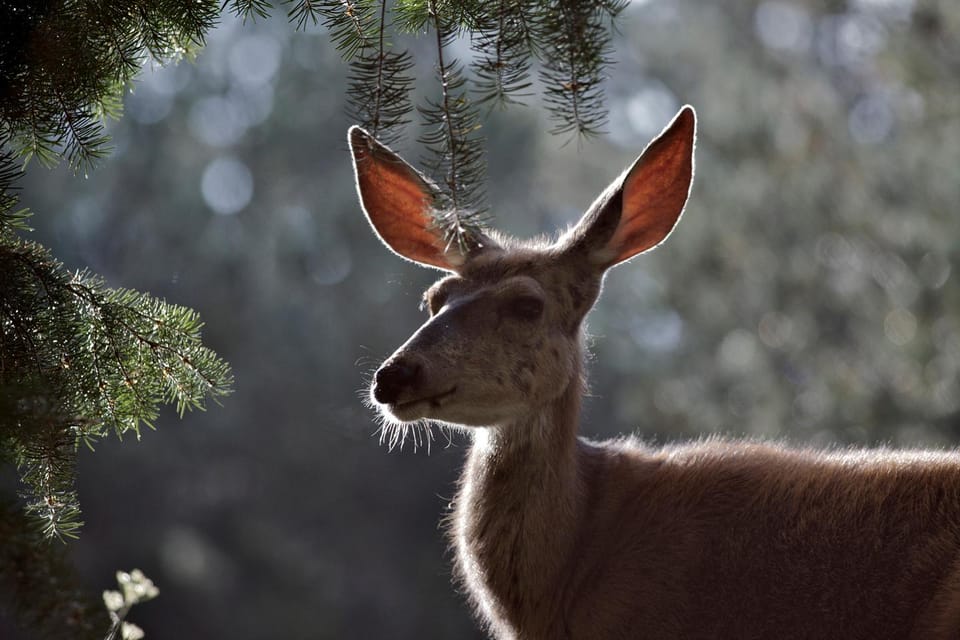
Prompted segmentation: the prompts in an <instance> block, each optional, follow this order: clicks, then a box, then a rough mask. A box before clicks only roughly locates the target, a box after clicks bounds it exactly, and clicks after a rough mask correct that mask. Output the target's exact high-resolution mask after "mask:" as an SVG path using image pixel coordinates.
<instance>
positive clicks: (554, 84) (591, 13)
mask: <svg viewBox="0 0 960 640" xmlns="http://www.w3.org/2000/svg"><path fill="white" fill-rule="evenodd" d="M625 6H626V2H623V1H620V0H614V1H610V2H605V1H600V2H582V1H580V0H555V1H554V2H551V3H548V5H547V6H546V7H545V8H544V9H543V11H542V13H541V14H540V15H539V16H538V24H537V39H538V40H539V42H540V43H541V46H542V47H543V50H544V54H543V57H544V63H543V69H542V70H541V73H540V75H541V78H542V80H543V82H544V84H545V89H544V100H545V102H546V103H547V108H548V109H549V111H550V112H551V117H552V119H553V120H555V121H557V125H556V126H555V127H554V128H553V129H552V130H551V133H554V134H564V133H574V132H575V133H576V134H577V135H578V136H591V135H598V134H600V133H602V129H603V126H604V125H605V124H606V121H607V111H606V109H605V108H604V102H603V87H602V85H601V83H602V80H603V77H604V72H605V69H606V67H607V66H608V65H609V64H610V58H609V54H610V33H609V32H608V30H607V28H606V26H605V25H604V17H605V16H606V17H607V18H609V20H610V21H612V20H613V19H614V18H615V17H616V15H617V14H618V13H619V12H620V11H621V10H622V9H623V8H624V7H625Z"/></svg>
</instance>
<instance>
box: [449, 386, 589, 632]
mask: <svg viewBox="0 0 960 640" xmlns="http://www.w3.org/2000/svg"><path fill="white" fill-rule="evenodd" d="M583 387H584V382H583V376H582V374H581V372H580V371H579V370H578V371H577V372H575V375H574V376H572V378H571V381H570V383H569V384H568V386H567V389H566V390H565V391H564V392H563V394H562V395H561V396H560V397H559V398H557V399H556V400H554V401H553V402H551V403H550V404H549V405H548V406H547V407H545V408H544V410H542V411H540V412H538V413H536V414H531V415H530V416H528V417H526V418H523V419H521V420H518V421H517V422H515V423H513V424H507V425H502V426H498V427H490V428H486V429H479V430H477V432H476V434H475V439H474V444H473V447H472V449H471V451H470V454H469V457H468V460H467V464H466V467H465V469H464V472H463V475H462V477H461V488H460V494H459V496H458V497H457V500H456V512H455V513H454V522H453V525H454V527H453V533H454V537H455V544H456V547H457V558H458V564H459V568H460V571H461V574H462V577H463V578H464V580H465V581H466V583H467V586H468V587H469V589H470V592H471V593H472V594H473V596H474V599H475V601H476V604H477V606H478V608H479V609H480V610H481V613H483V614H485V615H484V617H485V618H486V619H487V620H506V621H509V622H510V624H511V625H512V627H513V628H514V629H527V630H528V631H529V630H530V629H529V625H530V624H532V623H533V621H535V620H540V621H542V620H543V619H544V616H543V610H544V607H547V608H551V607H554V606H556V602H553V601H551V598H556V595H557V589H556V585H557V584H560V583H562V580H561V578H562V575H563V572H564V571H565V570H566V569H565V567H566V564H567V559H568V558H569V556H570V554H571V552H572V550H573V547H574V544H575V538H576V535H577V533H578V526H577V522H578V521H579V520H580V514H581V511H582V509H583V496H582V494H583V492H582V490H581V487H580V484H581V481H582V480H581V477H580V474H579V473H578V466H577V455H578V453H577V452H578V441H577V431H578V424H579V411H580V401H581V397H582V395H583ZM535 612H539V616H538V615H536V614H535Z"/></svg>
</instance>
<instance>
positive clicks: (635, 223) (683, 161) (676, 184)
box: [562, 105, 697, 269]
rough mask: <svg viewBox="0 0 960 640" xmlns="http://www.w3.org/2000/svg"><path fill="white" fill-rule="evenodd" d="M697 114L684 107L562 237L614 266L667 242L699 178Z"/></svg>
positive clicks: (604, 264)
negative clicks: (695, 160) (696, 176)
mask: <svg viewBox="0 0 960 640" xmlns="http://www.w3.org/2000/svg"><path fill="white" fill-rule="evenodd" d="M696 130H697V117H696V113H695V112H694V110H693V107H691V106H689V105H687V106H685V107H683V108H682V109H681V110H680V112H679V113H677V115H676V116H675V117H674V119H673V121H672V122H671V123H670V124H668V125H667V126H666V128H665V129H664V130H663V132H662V133H661V134H660V135H659V136H657V137H656V138H655V139H654V140H653V142H651V143H650V144H649V145H647V148H646V149H644V150H643V153H642V154H640V157H639V158H637V160H636V162H634V163H633V165H632V166H631V167H629V168H628V169H627V170H626V171H625V172H624V173H623V174H622V175H621V176H620V177H619V178H617V179H616V180H615V181H614V182H613V183H612V184H611V185H610V186H609V187H607V189H606V191H604V192H603V193H602V194H601V195H600V197H599V198H597V200H596V201H595V202H594V203H593V204H592V205H591V206H590V209H588V210H587V213H586V214H584V216H583V218H582V219H581V220H580V222H579V223H578V224H577V225H576V226H575V227H574V228H573V229H572V230H571V231H570V233H569V234H568V235H567V236H566V237H565V238H564V239H562V242H564V243H565V244H566V245H567V246H568V247H570V248H571V249H575V250H579V251H586V253H587V258H588V259H589V261H590V262H591V264H593V265H595V266H597V267H599V268H601V269H608V268H610V267H612V266H614V265H617V264H619V263H621V262H624V261H625V260H629V259H630V258H632V257H633V256H635V255H637V254H640V253H643V252H644V251H647V250H649V249H652V248H653V247H655V246H657V245H658V244H660V243H661V242H663V241H664V240H665V239H666V237H667V236H668V235H670V232H671V231H672V230H673V227H674V226H675V225H676V224H677V221H678V220H679V219H680V214H681V213H683V207H684V205H685V204H686V202H687V196H688V195H689V194H690V185H691V184H692V183H693V150H694V145H695V142H696Z"/></svg>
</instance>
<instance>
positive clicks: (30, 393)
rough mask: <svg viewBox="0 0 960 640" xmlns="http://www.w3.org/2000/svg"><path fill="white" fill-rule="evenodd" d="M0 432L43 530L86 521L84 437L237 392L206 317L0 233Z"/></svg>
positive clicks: (122, 430) (132, 427)
mask: <svg viewBox="0 0 960 640" xmlns="http://www.w3.org/2000/svg"><path fill="white" fill-rule="evenodd" d="M0 272H2V273H4V275H5V277H4V278H3V280H2V282H0V434H2V435H3V436H5V437H6V438H8V439H10V441H11V442H13V443H14V445H15V446H14V449H13V450H14V451H15V457H16V463H17V466H18V467H19V468H20V470H21V477H22V480H23V483H24V486H25V487H26V488H27V491H26V494H25V498H26V501H27V510H28V512H29V513H30V514H31V515H32V516H34V517H35V518H36V519H37V520H38V522H39V524H40V528H41V530H42V532H43V534H44V536H46V537H58V538H64V537H72V536H74V535H75V534H76V531H77V530H78V529H79V526H80V523H79V507H78V506H77V501H76V493H75V491H74V490H73V476H74V474H73V461H74V456H75V454H76V448H77V446H78V445H79V444H81V443H85V444H87V445H91V444H92V443H95V442H96V441H97V440H99V439H100V438H102V437H104V436H106V435H107V434H109V433H110V432H113V433H115V434H116V435H117V436H118V437H122V436H123V435H125V434H127V433H129V432H131V431H132V432H133V433H135V434H136V435H138V436H139V433H140V427H141V426H142V425H146V426H148V427H152V426H153V423H154V421H155V420H156V417H157V414H158V411H159V406H160V405H161V404H173V405H175V406H176V408H177V410H178V412H179V413H180V414H181V415H182V414H183V412H184V411H186V410H187V409H194V408H203V406H204V403H205V401H206V400H207V399H213V400H216V399H217V398H219V397H221V396H223V395H225V394H227V393H229V390H230V386H231V384H232V377H231V374H230V369H229V366H228V365H227V364H226V363H225V362H224V361H223V360H222V359H220V358H219V357H218V356H217V355H216V354H215V353H213V352H212V351H211V350H209V349H208V348H206V347H204V346H203V344H202V341H201V334H200V330H201V327H202V324H201V322H200V321H199V318H198V316H197V314H196V313H195V312H194V311H192V310H190V309H187V308H185V307H180V306H177V305H171V304H168V303H166V302H163V301H161V300H158V299H156V298H153V297H151V296H149V295H146V294H143V293H140V292H136V291H131V290H128V289H109V288H106V287H105V286H104V284H103V282H102V281H101V280H100V279H99V278H96V277H94V276H91V275H89V274H86V273H70V272H67V271H66V270H65V269H64V268H63V266H62V265H61V264H60V263H59V262H57V261H56V260H54V259H53V258H52V257H51V256H50V255H49V253H48V252H47V251H46V250H45V249H43V248H42V247H40V246H39V245H37V244H35V243H31V242H27V241H24V240H22V239H19V238H17V237H16V236H13V235H10V234H8V235H6V236H4V237H2V239H0Z"/></svg>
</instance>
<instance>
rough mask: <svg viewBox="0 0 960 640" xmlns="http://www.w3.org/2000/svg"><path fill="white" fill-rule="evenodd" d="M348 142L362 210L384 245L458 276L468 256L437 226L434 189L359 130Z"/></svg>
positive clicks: (389, 151)
mask: <svg viewBox="0 0 960 640" xmlns="http://www.w3.org/2000/svg"><path fill="white" fill-rule="evenodd" d="M347 137H348V140H349V142H350V151H351V153H352V154H353V170H354V173H355V174H356V178H357V192H358V193H359V195H360V204H361V206H362V207H363V211H364V213H366V214H367V220H369V221H370V224H371V225H372V226H373V229H374V231H376V233H377V235H378V236H379V237H380V239H381V240H383V242H384V244H386V245H387V246H388V247H390V249H391V250H392V251H393V252H394V253H396V254H397V255H399V256H401V257H403V258H406V259H408V260H412V261H414V262H416V263H418V264H421V265H424V266H428V267H436V268H438V269H444V270H446V271H456V270H457V269H458V268H459V267H460V266H461V265H462V264H463V262H464V256H463V255H462V254H460V253H459V251H457V248H456V247H455V246H454V247H451V246H449V245H448V243H447V242H446V241H445V240H444V237H443V231H442V230H441V229H439V228H438V227H437V225H436V223H435V222H434V220H433V215H432V211H433V206H434V200H435V197H436V193H437V189H436V187H435V186H434V185H433V184H431V183H430V181H429V180H427V179H426V178H425V177H423V176H422V175H420V173H419V172H418V171H417V170H416V169H414V168H413V167H411V166H410V165H409V164H407V163H406V162H405V161H404V160H403V159H402V158H401V157H400V156H398V155H397V154H396V153H394V152H393V151H391V150H390V149H389V148H388V147H387V146H385V145H383V144H381V143H380V142H378V141H377V140H376V139H374V137H373V136H371V135H370V134H369V133H367V132H366V131H364V130H363V129H361V128H360V127H357V126H353V127H350V131H349V132H348V136H347Z"/></svg>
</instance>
